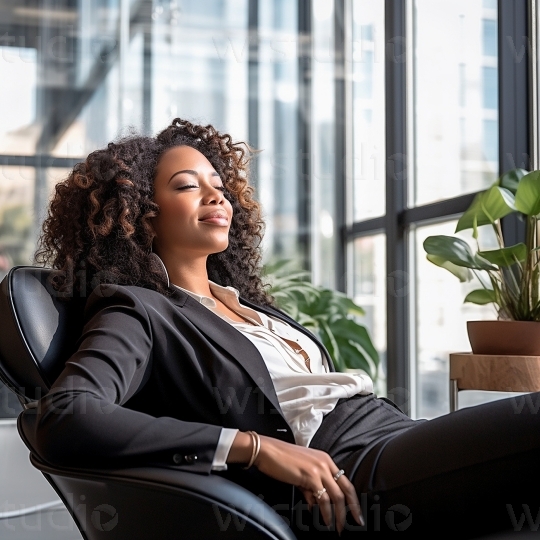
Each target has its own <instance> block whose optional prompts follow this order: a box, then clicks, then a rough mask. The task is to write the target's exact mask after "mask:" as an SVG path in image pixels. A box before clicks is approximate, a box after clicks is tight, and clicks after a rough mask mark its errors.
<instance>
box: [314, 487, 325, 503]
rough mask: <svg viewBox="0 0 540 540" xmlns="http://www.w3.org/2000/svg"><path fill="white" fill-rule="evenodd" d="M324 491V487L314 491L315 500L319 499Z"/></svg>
mask: <svg viewBox="0 0 540 540" xmlns="http://www.w3.org/2000/svg"><path fill="white" fill-rule="evenodd" d="M325 493H326V488H322V489H319V491H317V493H315V494H314V495H315V497H316V498H317V500H320V499H321V497H322V496H323V495H324V494H325Z"/></svg>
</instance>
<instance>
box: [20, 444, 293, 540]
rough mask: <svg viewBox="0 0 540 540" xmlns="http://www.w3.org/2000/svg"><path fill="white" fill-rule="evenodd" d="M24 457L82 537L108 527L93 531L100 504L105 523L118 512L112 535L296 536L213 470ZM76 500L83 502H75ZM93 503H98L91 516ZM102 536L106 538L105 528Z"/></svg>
mask: <svg viewBox="0 0 540 540" xmlns="http://www.w3.org/2000/svg"><path fill="white" fill-rule="evenodd" d="M30 461H31V463H32V465H33V466H34V467H36V468H37V469H38V470H40V471H41V472H42V473H43V474H44V475H45V477H46V478H47V480H48V481H49V482H50V483H51V485H52V486H53V488H54V489H55V491H56V492H57V493H58V495H59V496H60V497H61V499H62V501H63V502H64V504H65V505H66V507H67V508H68V510H69V511H70V513H71V515H72V516H73V518H74V519H75V522H76V523H77V525H78V527H79V530H81V532H83V534H84V533H86V535H87V536H86V538H88V539H92V540H93V539H94V538H96V539H97V538H102V537H104V536H103V532H105V534H106V533H107V532H108V531H99V528H100V523H97V524H96V523H95V522H94V521H95V520H96V519H98V521H99V520H100V519H101V518H100V516H99V511H100V510H101V509H103V510H104V511H105V512H106V513H108V515H107V516H106V521H107V522H109V523H112V522H113V520H114V519H115V518H114V516H115V515H117V516H118V518H117V520H116V524H115V525H113V526H114V527H122V533H121V536H114V538H130V535H133V534H135V536H131V538H144V537H145V535H144V534H142V531H143V530H144V529H145V528H146V530H148V531H149V532H150V533H151V536H153V537H158V538H174V536H172V537H171V536H170V534H171V531H175V535H178V538H217V537H219V538H250V539H251V538H269V539H270V538H271V539H275V540H295V539H296V537H295V535H294V534H293V532H292V531H291V529H290V528H289V526H288V524H287V523H286V522H285V521H284V520H283V518H282V517H281V516H279V515H278V514H277V513H276V512H275V511H274V510H273V509H272V508H271V507H270V506H269V505H268V504H266V503H265V502H264V501H263V500H261V499H260V498H259V497H257V496H256V495H254V494H253V493H251V492H250V491H248V490H247V489H245V488H243V487H242V486H240V485H239V484H236V483H234V482H232V481H230V480H228V479H226V478H223V477H221V476H218V475H212V474H210V475H200V474H195V473H190V472H186V471H178V470H174V469H164V468H158V467H134V468H129V469H99V470H98V469H82V468H77V469H74V468H64V467H56V466H54V467H52V466H50V465H48V464H46V463H44V462H43V461H42V460H41V459H39V457H37V456H36V455H34V454H33V453H31V454H30ZM80 500H84V501H85V503H86V504H84V505H81V504H80ZM105 506H107V507H108V508H105ZM96 507H103V508H100V509H99V510H98V514H97V518H96ZM160 516H161V517H160ZM89 522H90V523H89ZM121 522H122V523H121ZM102 526H103V527H107V526H108V525H107V523H105V524H103V525H102ZM109 526H110V525H109ZM116 532H120V531H116ZM145 534H147V533H145ZM107 538H111V535H110V532H109V536H107Z"/></svg>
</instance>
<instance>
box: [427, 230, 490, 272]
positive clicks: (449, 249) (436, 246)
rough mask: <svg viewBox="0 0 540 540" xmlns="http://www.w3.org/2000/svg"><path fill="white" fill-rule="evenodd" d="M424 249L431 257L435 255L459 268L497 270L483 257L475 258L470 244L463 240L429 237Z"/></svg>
mask: <svg viewBox="0 0 540 540" xmlns="http://www.w3.org/2000/svg"><path fill="white" fill-rule="evenodd" d="M424 249H425V251H426V252H427V253H428V254H429V255H435V256H437V257H439V258H440V259H443V260H445V261H448V262H451V263H452V264H455V265H457V266H464V267H466V268H472V269H474V270H497V268H496V267H494V266H492V265H490V264H489V263H488V262H487V261H484V260H483V259H482V258H481V257H478V256H473V254H472V252H471V248H470V246H469V244H467V242H465V240H462V239H461V238H456V237H454V236H445V235H436V236H428V237H427V238H426V239H425V240H424ZM439 266H440V265H439Z"/></svg>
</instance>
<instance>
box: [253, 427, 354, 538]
mask: <svg viewBox="0 0 540 540" xmlns="http://www.w3.org/2000/svg"><path fill="white" fill-rule="evenodd" d="M260 437H261V449H260V452H259V455H258V456H257V459H256V460H255V463H254V465H255V466H256V467H257V468H258V469H259V470H260V471H261V472H263V473H264V474H266V475H268V476H271V477H272V478H275V479H276V480H280V481H281V482H286V483H288V484H293V485H295V486H297V487H298V488H300V490H301V491H302V493H303V494H304V497H305V498H306V501H307V503H308V505H309V509H310V510H311V508H312V507H313V505H314V504H318V505H319V507H320V509H321V514H322V516H323V519H324V522H325V523H326V525H328V526H331V525H332V522H333V515H332V514H333V512H332V507H333V508H334V510H335V512H334V514H335V519H336V529H337V531H338V533H339V534H341V531H342V530H343V528H344V526H345V523H346V521H345V519H346V513H347V509H349V510H350V511H351V512H352V515H353V517H354V519H355V520H356V521H357V523H358V524H359V525H364V522H363V519H362V509H361V507H360V502H359V501H358V496H357V495H356V490H355V489H354V486H353V485H352V483H351V482H350V480H349V479H348V478H347V477H346V476H345V475H341V476H340V477H339V478H338V480H337V481H336V480H334V476H335V475H336V474H337V472H338V471H339V468H338V466H337V465H336V464H335V463H334V462H333V460H332V458H331V457H330V456H329V455H328V454H327V453H326V452H323V451H321V450H315V449H314V448H306V447H304V446H298V445H296V444H291V443H287V442H284V441H280V440H279V439H274V438H272V437H266V436H264V435H260ZM322 489H326V491H325V492H324V493H323V494H322V496H321V497H320V498H319V499H317V497H316V495H315V494H316V493H317V492H320V490H322Z"/></svg>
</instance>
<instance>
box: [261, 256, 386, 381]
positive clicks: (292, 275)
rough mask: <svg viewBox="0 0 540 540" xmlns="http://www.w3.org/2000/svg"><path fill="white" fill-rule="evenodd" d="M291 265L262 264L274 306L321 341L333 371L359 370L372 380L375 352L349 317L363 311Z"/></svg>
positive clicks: (280, 262)
mask: <svg viewBox="0 0 540 540" xmlns="http://www.w3.org/2000/svg"><path fill="white" fill-rule="evenodd" d="M291 264H292V261H291V260H289V259H281V260H278V261H276V262H273V263H269V264H266V265H265V266H264V267H263V277H264V278H265V280H266V281H269V283H270V288H269V290H268V292H269V293H270V294H271V295H272V296H273V297H274V298H275V300H276V303H277V305H278V307H279V308H280V309H281V310H283V311H284V312H285V313H287V315H289V316H290V317H292V318H293V319H294V320H295V321H297V322H299V323H300V324H302V325H303V326H305V327H306V328H308V329H309V330H310V331H311V332H313V333H314V334H315V335H316V336H317V337H318V338H319V339H320V340H321V341H322V342H323V344H324V346H325V347H326V348H327V349H328V352H329V353H330V356H331V357H332V361H333V363H334V366H335V368H336V370H338V371H345V370H346V369H361V370H363V371H364V372H365V373H367V374H368V375H369V376H370V377H371V378H372V379H373V381H376V379H377V372H378V367H379V363H380V359H379V354H378V352H377V350H376V349H375V347H374V346H373V343H372V341H371V338H370V336H369V333H368V331H367V330H366V328H365V327H364V326H362V325H361V324H359V323H358V322H356V321H355V320H354V318H353V317H354V316H355V315H364V313H365V312H364V310H363V309H362V308H361V307H360V306H358V305H357V304H355V303H354V302H353V301H352V300H351V299H350V298H348V297H347V296H346V295H345V294H343V293H341V292H338V291H334V290H332V289H327V288H324V287H319V286H315V285H313V284H312V283H310V282H309V273H308V272H306V271H303V270H298V269H291Z"/></svg>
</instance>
